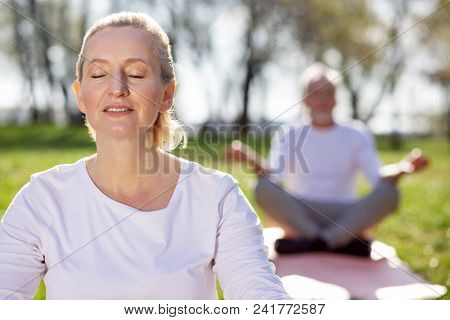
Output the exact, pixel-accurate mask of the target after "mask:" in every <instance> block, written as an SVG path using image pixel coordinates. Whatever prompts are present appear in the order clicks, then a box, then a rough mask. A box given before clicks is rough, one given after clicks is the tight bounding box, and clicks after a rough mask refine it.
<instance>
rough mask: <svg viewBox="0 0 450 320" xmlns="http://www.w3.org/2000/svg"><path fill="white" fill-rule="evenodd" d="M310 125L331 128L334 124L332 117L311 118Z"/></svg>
mask: <svg viewBox="0 0 450 320" xmlns="http://www.w3.org/2000/svg"><path fill="white" fill-rule="evenodd" d="M311 124H312V125H313V126H314V127H317V128H331V127H332V126H334V125H335V124H336V122H334V119H333V117H331V116H330V117H311Z"/></svg>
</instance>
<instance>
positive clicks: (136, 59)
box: [88, 58, 150, 67]
mask: <svg viewBox="0 0 450 320" xmlns="http://www.w3.org/2000/svg"><path fill="white" fill-rule="evenodd" d="M136 62H142V63H145V64H146V65H147V66H149V67H150V64H149V63H148V62H147V61H145V60H143V59H141V58H128V59H126V60H125V64H130V63H136ZM92 63H109V61H108V60H105V59H99V58H95V59H92V60H90V61H89V63H88V65H91V64H92Z"/></svg>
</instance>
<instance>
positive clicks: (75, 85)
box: [72, 80, 86, 113]
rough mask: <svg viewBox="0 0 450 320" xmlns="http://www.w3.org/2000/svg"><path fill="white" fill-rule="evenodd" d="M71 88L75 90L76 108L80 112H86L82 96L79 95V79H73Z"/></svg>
mask: <svg viewBox="0 0 450 320" xmlns="http://www.w3.org/2000/svg"><path fill="white" fill-rule="evenodd" d="M72 87H73V90H74V91H75V95H76V97H77V107H78V110H80V112H81V113H86V107H85V105H84V103H83V98H82V97H81V93H80V81H78V80H75V81H74V82H73V84H72Z"/></svg>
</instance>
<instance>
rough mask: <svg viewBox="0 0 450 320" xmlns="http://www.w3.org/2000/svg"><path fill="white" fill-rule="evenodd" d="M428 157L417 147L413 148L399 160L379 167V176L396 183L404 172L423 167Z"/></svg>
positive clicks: (412, 171)
mask: <svg viewBox="0 0 450 320" xmlns="http://www.w3.org/2000/svg"><path fill="white" fill-rule="evenodd" d="M428 164H429V159H428V158H427V157H426V156H424V155H423V154H422V151H421V150H420V149H418V148H415V149H413V150H412V151H411V152H410V153H409V154H407V155H406V157H405V158H403V159H402V160H401V161H399V162H397V163H393V164H388V165H385V166H383V167H381V168H380V178H381V179H383V180H386V181H389V182H391V183H397V182H398V180H399V179H400V178H401V177H402V176H404V175H405V174H411V173H414V172H417V171H419V170H422V169H424V168H425V167H426V166H427V165H428Z"/></svg>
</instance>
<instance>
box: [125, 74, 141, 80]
mask: <svg viewBox="0 0 450 320" xmlns="http://www.w3.org/2000/svg"><path fill="white" fill-rule="evenodd" d="M128 76H129V77H131V78H135V79H144V76H139V75H135V74H130V75H128Z"/></svg>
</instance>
